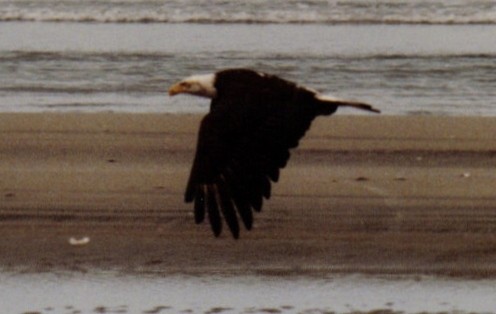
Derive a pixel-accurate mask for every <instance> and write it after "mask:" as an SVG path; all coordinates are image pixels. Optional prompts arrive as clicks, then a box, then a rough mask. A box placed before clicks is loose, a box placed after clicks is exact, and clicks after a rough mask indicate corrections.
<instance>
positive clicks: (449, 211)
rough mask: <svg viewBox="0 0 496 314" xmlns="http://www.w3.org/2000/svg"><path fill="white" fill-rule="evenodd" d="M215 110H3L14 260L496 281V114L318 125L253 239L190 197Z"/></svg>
mask: <svg viewBox="0 0 496 314" xmlns="http://www.w3.org/2000/svg"><path fill="white" fill-rule="evenodd" d="M200 118H201V117H200V116H196V115H166V114H155V115H154V114H149V115H138V114H112V113H108V114H107V113H106V114H0V252H1V254H0V267H1V268H3V269H8V270H14V271H19V272H24V271H26V272H40V271H41V272H44V271H54V270H75V271H83V272H84V271H89V270H92V269H113V270H119V271H124V272H133V273H134V272H136V273H159V274H173V273H187V274H188V273H191V274H196V273H201V274H204V273H207V274H219V273H220V274H223V273H225V274H264V275H265V274H266V275H287V274H291V275H299V274H319V275H320V274H323V273H328V274H331V273H354V272H360V273H372V274H439V275H448V276H470V277H496V193H495V192H494V191H495V190H496V170H495V169H496V138H495V137H494V134H496V118H475V117H474V118H471V117H427V116H418V117H414V116H411V117H392V116H343V115H341V116H340V115H337V116H333V117H330V118H321V119H318V120H317V121H316V122H315V123H314V125H313V127H312V129H311V131H310V132H309V133H308V134H307V136H306V137H305V139H304V140H303V141H302V142H301V144H300V147H299V148H298V149H297V150H295V151H294V152H293V154H292V159H291V160H290V162H289V164H288V167H287V168H286V169H285V170H284V171H283V172H282V175H281V179H280V182H279V183H278V184H276V185H275V186H274V188H273V197H272V198H271V200H270V201H267V202H266V203H265V207H264V210H263V211H262V213H259V214H256V215H255V224H254V228H253V230H252V231H249V232H248V231H244V232H242V234H241V238H240V239H239V240H233V239H232V238H231V237H230V235H229V234H228V232H224V233H223V234H222V236H221V237H220V238H214V237H213V236H212V235H211V232H210V229H209V226H207V224H202V225H198V226H197V225H195V224H194V222H193V217H192V211H191V206H190V205H189V204H184V203H183V202H182V199H183V189H184V186H185V182H186V179H187V176H188V174H189V168H190V164H191V161H192V159H193V154H194V147H195V142H196V132H197V129H198V124H199V120H200ZM226 231H227V230H226ZM70 237H75V238H81V237H89V240H90V242H89V243H87V244H86V245H71V244H70V243H69V238H70Z"/></svg>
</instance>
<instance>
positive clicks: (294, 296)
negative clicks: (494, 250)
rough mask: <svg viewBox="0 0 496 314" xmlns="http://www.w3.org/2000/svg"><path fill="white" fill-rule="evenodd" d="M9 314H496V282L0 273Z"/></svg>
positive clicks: (3, 308) (0, 289)
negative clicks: (495, 296)
mask: <svg viewBox="0 0 496 314" xmlns="http://www.w3.org/2000/svg"><path fill="white" fill-rule="evenodd" d="M0 279H1V281H0V295H1V297H0V298H2V299H1V300H2V304H1V306H0V308H1V311H2V313H10V314H27V313H31V314H35V313H36V314H90V313H134V314H139V313H143V314H152V313H225V314H234V313H245V314H263V313H284V314H296V313H301V314H324V313H334V314H339V313H348V314H350V313H356V314H360V313H363V314H373V313H375V314H378V313H384V314H393V313H402V314H408V313H416V314H418V313H424V314H429V313H445V314H450V313H453V314H468V313H473V314H479V313H485V314H490V313H496V310H495V309H496V299H495V298H494V295H495V293H496V286H495V282H494V280H470V279H464V280H461V279H449V278H443V279H439V278H432V277H417V278H412V277H397V278H395V277H394V276H393V277H378V276H364V275H345V276H333V277H325V278H308V277H295V278H293V277H277V276H274V277H271V276H227V277H226V276H203V277H202V276H199V277H198V276H196V277H193V276H187V275H171V276H165V277H161V276H151V275H150V276H146V275H144V276H135V275H116V274H112V273H108V272H107V273H105V272H103V273H99V274H94V273H88V274H78V273H76V274H8V273H0Z"/></svg>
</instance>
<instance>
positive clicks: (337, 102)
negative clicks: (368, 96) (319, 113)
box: [316, 95, 381, 113]
mask: <svg viewBox="0 0 496 314" xmlns="http://www.w3.org/2000/svg"><path fill="white" fill-rule="evenodd" d="M316 98H317V99H318V100H320V101H322V102H325V103H329V104H332V105H334V106H337V107H353V108H357V109H361V110H367V111H372V112H375V113H380V112H381V111H380V110H379V109H376V108H374V107H372V106H371V105H369V104H366V103H363V102H358V101H353V100H346V99H339V98H335V97H332V96H325V95H317V96H316Z"/></svg>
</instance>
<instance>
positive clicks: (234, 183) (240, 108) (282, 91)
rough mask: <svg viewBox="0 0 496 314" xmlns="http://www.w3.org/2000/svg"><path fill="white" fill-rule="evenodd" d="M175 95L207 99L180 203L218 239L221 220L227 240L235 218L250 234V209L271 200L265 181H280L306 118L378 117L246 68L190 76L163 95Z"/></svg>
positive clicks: (236, 231) (236, 230) (235, 228)
mask: <svg viewBox="0 0 496 314" xmlns="http://www.w3.org/2000/svg"><path fill="white" fill-rule="evenodd" d="M180 93H186V94H192V95H196V96H202V97H207V98H210V99H212V101H211V104H210V112H209V113H208V114H207V115H206V116H205V117H204V118H203V120H202V122H201V126H200V131H199V134H198V142H197V148H196V155H195V159H194V162H193V166H192V169H191V174H190V177H189V180H188V184H187V187H186V193H185V196H184V200H185V202H187V203H190V202H193V201H194V217H195V222H196V223H197V224H199V223H201V222H203V220H204V219H205V214H207V216H208V219H209V221H210V225H211V227H212V231H213V233H214V235H215V236H219V235H220V233H221V231H222V218H221V217H222V216H223V217H224V220H225V221H226V223H227V226H228V227H229V229H230V231H231V233H232V235H233V237H234V238H238V237H239V229H240V227H239V223H238V216H239V217H240V218H241V221H242V222H243V224H244V226H245V227H246V229H247V230H250V229H251V227H252V224H253V210H254V211H256V212H259V211H260V210H261V209H262V202H263V198H265V199H269V198H270V195H271V182H277V181H278V180H279V169H282V168H284V167H285V166H286V164H287V162H288V159H289V156H290V152H289V150H290V149H291V148H295V147H297V146H298V142H299V140H300V139H301V138H302V137H303V135H304V134H305V132H306V131H307V130H308V129H309V128H310V124H311V123H312V121H313V119H315V118H316V117H317V116H321V115H322V116H327V115H331V114H333V113H334V112H335V111H336V109H337V108H338V107H354V108H358V109H363V110H368V111H372V112H377V113H378V112H379V110H377V109H375V108H373V107H372V106H370V105H368V104H365V103H361V102H355V101H349V100H342V99H336V98H332V97H327V96H323V95H321V94H319V93H318V92H316V91H314V90H312V89H309V88H305V87H302V86H299V85H297V84H295V83H292V82H290V81H287V80H284V79H281V78H279V77H277V76H275V75H270V74H267V73H261V72H256V71H252V70H248V69H227V70H223V71H219V72H216V73H214V74H207V75H194V76H190V77H188V78H186V79H184V80H182V81H180V82H178V83H176V84H174V85H173V86H172V87H171V88H170V89H169V95H170V96H173V95H176V94H180Z"/></svg>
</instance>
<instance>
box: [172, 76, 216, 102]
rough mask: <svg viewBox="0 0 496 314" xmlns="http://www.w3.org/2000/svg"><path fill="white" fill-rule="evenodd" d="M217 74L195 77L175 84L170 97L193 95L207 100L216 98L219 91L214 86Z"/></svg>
mask: <svg viewBox="0 0 496 314" xmlns="http://www.w3.org/2000/svg"><path fill="white" fill-rule="evenodd" d="M214 83H215V74H203V75H193V76H190V77H187V78H185V79H184V80H182V81H180V82H178V83H176V84H174V85H172V86H171V88H170V89H169V95H170V96H174V95H177V94H191V95H195V96H202V97H207V98H214V97H215V95H217V90H216V89H215V86H214Z"/></svg>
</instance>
